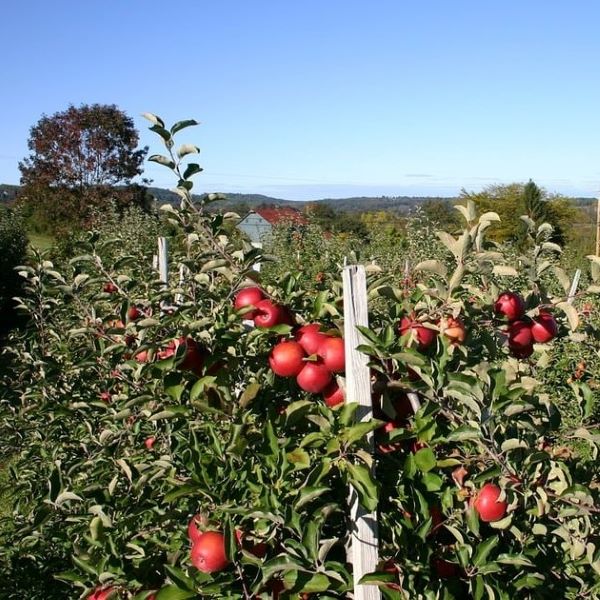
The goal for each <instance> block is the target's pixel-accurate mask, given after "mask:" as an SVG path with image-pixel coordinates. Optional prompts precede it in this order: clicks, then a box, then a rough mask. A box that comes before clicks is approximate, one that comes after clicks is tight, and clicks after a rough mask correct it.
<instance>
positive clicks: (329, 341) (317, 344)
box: [234, 287, 346, 408]
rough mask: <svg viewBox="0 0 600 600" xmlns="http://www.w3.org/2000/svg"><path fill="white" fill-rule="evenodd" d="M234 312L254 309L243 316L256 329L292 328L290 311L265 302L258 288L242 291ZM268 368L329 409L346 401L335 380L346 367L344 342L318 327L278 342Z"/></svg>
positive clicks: (305, 328)
mask: <svg viewBox="0 0 600 600" xmlns="http://www.w3.org/2000/svg"><path fill="white" fill-rule="evenodd" d="M234 308H235V309H236V310H241V309H252V310H249V311H248V312H246V313H245V314H244V316H245V317H246V318H247V319H249V320H253V321H254V324H255V325H256V326H257V327H274V326H276V325H281V324H287V325H291V324H292V319H291V316H290V313H289V311H288V310H287V309H286V308H285V307H283V306H280V305H278V304H276V303H274V302H272V301H271V300H269V299H267V298H265V295H264V292H263V291H262V290H261V289H260V288H258V287H249V288H244V289H243V290H241V291H240V292H239V293H238V294H237V295H236V297H235V301H234ZM269 366H270V367H271V370H272V371H273V372H274V373H275V374H276V375H279V376H280V377H295V378H296V382H297V384H298V386H299V387H300V388H301V389H303V390H304V391H306V392H310V393H312V394H323V398H324V400H325V403H326V404H327V406H329V407H330V408H331V407H334V406H337V405H338V404H341V403H342V402H343V401H344V391H343V389H342V388H341V387H340V386H339V385H338V383H337V381H336V377H335V375H336V374H337V373H342V372H343V371H344V369H345V366H346V359H345V352H344V340H343V339H342V338H341V337H337V336H334V335H329V334H328V333H326V332H324V331H321V325H320V324H319V323H310V324H308V325H304V326H302V327H299V328H298V329H296V331H295V332H294V339H293V340H284V341H281V342H278V343H277V344H276V345H275V346H274V347H273V349H272V350H271V353H270V355H269Z"/></svg>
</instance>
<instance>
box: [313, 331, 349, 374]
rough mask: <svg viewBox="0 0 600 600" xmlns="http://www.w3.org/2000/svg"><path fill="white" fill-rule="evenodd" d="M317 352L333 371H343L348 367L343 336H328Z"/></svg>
mask: <svg viewBox="0 0 600 600" xmlns="http://www.w3.org/2000/svg"><path fill="white" fill-rule="evenodd" d="M317 354H318V355H319V356H320V357H321V358H322V359H323V362H324V363H325V366H326V367H327V368H328V369H329V370H330V371H331V372H332V373H342V372H343V371H344V369H345V368H346V354H345V351H344V340H343V339H342V338H339V337H329V336H327V337H326V338H325V339H324V340H323V341H322V342H321V343H320V344H319V347H318V349H317Z"/></svg>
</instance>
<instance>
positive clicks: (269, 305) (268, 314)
mask: <svg viewBox="0 0 600 600" xmlns="http://www.w3.org/2000/svg"><path fill="white" fill-rule="evenodd" d="M289 321H290V318H289V314H288V312H287V310H286V309H285V308H284V307H283V306H281V305H279V304H274V303H273V302H271V300H261V301H260V302H258V303H257V304H256V311H255V316H254V324H255V325H256V326H257V327H275V325H281V324H283V323H289Z"/></svg>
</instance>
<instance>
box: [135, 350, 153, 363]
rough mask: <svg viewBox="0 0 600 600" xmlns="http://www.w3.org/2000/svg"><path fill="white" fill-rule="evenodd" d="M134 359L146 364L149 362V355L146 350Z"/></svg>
mask: <svg viewBox="0 0 600 600" xmlns="http://www.w3.org/2000/svg"><path fill="white" fill-rule="evenodd" d="M134 359H135V360H136V362H139V363H147V362H148V361H149V360H150V353H149V352H148V350H142V351H140V352H138V353H137V354H136V355H135V356H134Z"/></svg>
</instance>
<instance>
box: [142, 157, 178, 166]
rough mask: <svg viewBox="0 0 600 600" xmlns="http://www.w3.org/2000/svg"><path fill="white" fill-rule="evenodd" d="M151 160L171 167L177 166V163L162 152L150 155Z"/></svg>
mask: <svg viewBox="0 0 600 600" xmlns="http://www.w3.org/2000/svg"><path fill="white" fill-rule="evenodd" d="M148 160H149V161H150V162H155V163H158V164H159V165H163V166H165V167H169V169H174V168H175V163H174V162H173V161H172V160H171V159H170V158H168V157H166V156H163V155H162V154H153V155H152V156H149V157H148Z"/></svg>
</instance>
